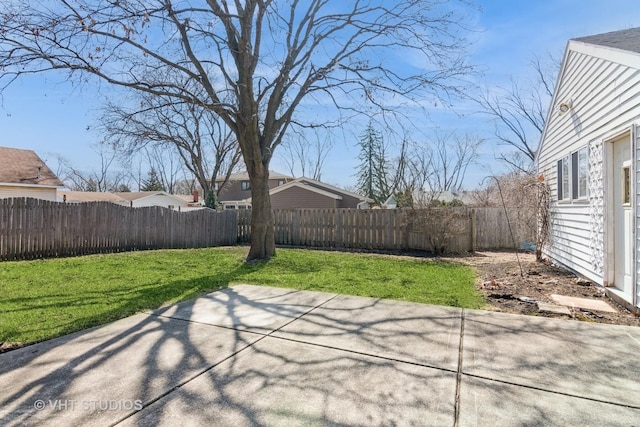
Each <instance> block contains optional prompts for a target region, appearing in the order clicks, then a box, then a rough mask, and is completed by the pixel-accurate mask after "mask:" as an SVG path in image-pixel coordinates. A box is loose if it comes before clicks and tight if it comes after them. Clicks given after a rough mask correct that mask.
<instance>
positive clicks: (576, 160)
mask: <svg viewBox="0 0 640 427" xmlns="http://www.w3.org/2000/svg"><path fill="white" fill-rule="evenodd" d="M570 167H571V179H570V181H571V199H572V200H586V199H587V198H588V196H589V194H588V193H589V151H588V147H587V146H586V145H585V146H584V147H582V148H580V149H578V150H577V151H574V152H573V153H571V165H570Z"/></svg>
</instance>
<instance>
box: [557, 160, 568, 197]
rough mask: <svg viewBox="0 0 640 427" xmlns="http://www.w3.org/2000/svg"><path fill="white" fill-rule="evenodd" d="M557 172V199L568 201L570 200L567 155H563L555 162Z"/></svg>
mask: <svg viewBox="0 0 640 427" xmlns="http://www.w3.org/2000/svg"><path fill="white" fill-rule="evenodd" d="M557 165H558V166H557V172H558V182H557V190H558V201H559V202H563V201H569V200H571V182H570V181H571V168H570V162H569V156H564V157H563V158H561V159H560V160H558V163H557Z"/></svg>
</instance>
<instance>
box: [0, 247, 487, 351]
mask: <svg viewBox="0 0 640 427" xmlns="http://www.w3.org/2000/svg"><path fill="white" fill-rule="evenodd" d="M246 251H247V249H246V248H242V247H233V248H209V249H186V250H160V251H148V252H131V253H121V254H109V255H92V256H83V257H76V258H62V259H50V260H38V261H19V262H2V263H0V343H2V342H13V343H32V342H38V341H42V340H45V339H50V338H53V337H56V336H60V335H64V334H67V333H71V332H75V331H79V330H82V329H85V328H88V327H91V326H95V325H100V324H103V323H106V322H109V321H112V320H116V319H119V318H122V317H125V316H128V315H131V314H133V313H136V312H139V311H141V310H145V309H153V308H157V307H160V306H162V305H165V304H170V303H174V302H177V301H181V300H185V299H189V298H193V297H196V296H198V295H201V294H202V293H205V292H210V291H213V290H217V289H220V288H223V287H226V286H229V285H232V284H237V283H249V284H255V285H265V286H279V287H286V288H295V289H303V290H314V291H324V292H335V293H341V294H348V295H359V296H369V297H376V298H389V299H397V300H404V301H414V302H420V303H428V304H437V305H449V306H455V307H466V308H479V307H481V306H482V305H483V299H482V296H481V295H480V294H479V293H478V292H477V291H476V289H475V287H474V279H475V275H474V272H473V270H471V269H470V268H469V267H466V266H462V265H459V264H454V263H446V262H441V261H435V260H429V259H426V260H412V259H401V258H398V257H387V256H380V255H366V254H352V253H343V252H323V251H312V250H296V249H279V250H278V253H277V255H276V257H275V258H274V259H272V260H271V261H270V262H268V263H258V264H254V265H247V264H246V263H244V257H245V256H246Z"/></svg>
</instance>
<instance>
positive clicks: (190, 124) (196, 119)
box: [100, 93, 240, 197]
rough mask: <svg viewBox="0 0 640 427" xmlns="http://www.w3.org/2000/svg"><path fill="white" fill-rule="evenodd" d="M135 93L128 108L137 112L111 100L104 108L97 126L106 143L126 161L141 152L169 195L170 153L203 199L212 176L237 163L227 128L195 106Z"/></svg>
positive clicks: (172, 168)
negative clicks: (178, 160) (180, 162)
mask: <svg viewBox="0 0 640 427" xmlns="http://www.w3.org/2000/svg"><path fill="white" fill-rule="evenodd" d="M136 95H137V96H136V97H135V99H134V102H132V103H131V104H132V105H136V106H137V108H127V107H124V106H123V105H122V104H121V103H115V102H110V103H108V104H107V105H106V106H105V107H104V108H103V112H102V115H101V117H100V123H101V126H100V128H101V131H102V134H103V135H104V138H105V140H106V141H109V142H110V143H111V144H112V145H113V146H114V147H116V148H117V149H118V150H119V151H120V152H122V153H123V154H124V155H125V157H129V156H131V155H132V154H134V153H136V152H141V151H142V152H144V154H145V156H146V157H147V160H148V161H149V164H150V165H151V166H153V167H154V168H155V169H156V170H157V171H158V173H159V174H160V176H161V178H162V181H163V184H164V186H165V188H167V189H168V190H169V191H170V192H173V183H174V182H175V179H176V177H177V175H178V170H177V169H178V168H176V165H174V158H173V155H172V154H173V153H176V154H177V155H178V156H179V157H180V158H181V160H182V163H183V164H184V166H185V167H186V168H187V169H188V170H189V171H190V172H191V174H193V176H195V177H196V179H197V180H198V183H199V185H200V188H202V189H203V190H204V194H203V197H206V195H207V194H208V193H209V191H215V190H214V183H215V180H216V178H217V177H218V176H219V175H223V176H226V177H227V178H228V177H229V176H230V175H231V173H232V172H233V170H234V168H235V167H236V165H237V164H238V162H239V161H240V147H239V146H238V144H237V142H236V140H235V139H234V138H233V135H232V134H231V132H230V131H229V129H228V128H227V127H226V126H225V125H224V123H222V122H221V121H220V120H219V119H218V117H217V116H216V115H215V114H213V113H212V112H211V111H210V110H208V109H206V108H203V107H201V106H199V105H193V104H190V103H185V102H183V101H178V102H173V101H172V100H171V99H166V98H165V97H162V96H158V95H150V94H148V93H137V94H136ZM165 158H166V159H167V160H168V161H169V162H168V163H167V162H165V161H163V159H165ZM225 182H226V180H225ZM221 188H222V186H220V189H221Z"/></svg>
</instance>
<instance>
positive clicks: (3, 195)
mask: <svg viewBox="0 0 640 427" xmlns="http://www.w3.org/2000/svg"><path fill="white" fill-rule="evenodd" d="M12 197H31V198H34V199H40V200H48V201H50V202H55V201H56V197H57V190H56V189H55V188H33V187H10V186H0V199H10V198H12Z"/></svg>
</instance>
